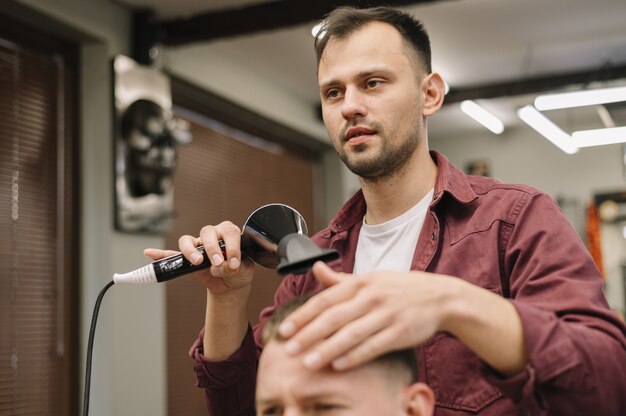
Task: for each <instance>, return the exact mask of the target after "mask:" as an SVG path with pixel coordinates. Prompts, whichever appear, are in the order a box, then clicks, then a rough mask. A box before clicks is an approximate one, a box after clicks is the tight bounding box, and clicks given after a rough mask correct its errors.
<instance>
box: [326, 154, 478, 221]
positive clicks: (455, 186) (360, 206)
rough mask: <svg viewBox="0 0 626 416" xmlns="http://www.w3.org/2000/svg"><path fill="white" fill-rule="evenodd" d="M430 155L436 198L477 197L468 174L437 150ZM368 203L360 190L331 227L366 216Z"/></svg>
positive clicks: (462, 200) (466, 199) (463, 200)
mask: <svg viewBox="0 0 626 416" xmlns="http://www.w3.org/2000/svg"><path fill="white" fill-rule="evenodd" d="M430 156H431V157H432V159H433V161H434V162H435V164H436V165H437V180H436V181H435V200H440V198H438V196H439V195H440V194H441V193H443V192H445V193H448V194H450V195H451V196H452V197H453V198H454V199H455V200H457V201H458V202H460V203H461V204H468V203H470V202H472V201H473V200H474V199H476V198H477V195H476V193H475V192H474V191H473V189H472V187H471V186H470V184H469V182H468V180H467V176H466V175H465V174H464V173H463V172H461V171H460V170H459V169H458V168H457V167H456V166H454V165H453V164H452V163H450V161H448V159H447V158H446V157H445V156H444V155H442V154H441V153H439V152H437V151H434V150H433V151H431V152H430ZM365 212H366V205H365V199H364V198H363V193H362V192H361V190H359V191H358V192H357V193H355V194H354V195H353V196H352V197H351V198H350V199H349V200H348V201H347V202H346V203H345V204H344V205H343V207H342V208H341V210H339V212H338V213H337V215H336V216H335V218H333V220H332V221H331V223H330V225H329V228H330V230H331V231H333V232H340V231H342V230H345V229H348V228H350V227H352V226H353V225H354V224H356V223H357V222H359V221H362V220H363V216H365Z"/></svg>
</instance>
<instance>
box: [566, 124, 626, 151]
mask: <svg viewBox="0 0 626 416" xmlns="http://www.w3.org/2000/svg"><path fill="white" fill-rule="evenodd" d="M572 141H573V143H574V146H576V147H590V146H601V145H605V144H615V143H625V142H626V127H612V128H606V129H595V130H581V131H575V132H574V133H572Z"/></svg>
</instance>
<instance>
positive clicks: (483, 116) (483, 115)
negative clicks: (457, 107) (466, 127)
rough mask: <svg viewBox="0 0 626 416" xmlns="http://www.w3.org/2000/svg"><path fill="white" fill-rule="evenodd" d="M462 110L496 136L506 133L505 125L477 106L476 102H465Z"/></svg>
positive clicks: (462, 104)
mask: <svg viewBox="0 0 626 416" xmlns="http://www.w3.org/2000/svg"><path fill="white" fill-rule="evenodd" d="M461 110H463V112H464V113H465V114H467V115H468V116H470V117H471V118H473V119H474V120H476V121H478V122H479V123H480V124H482V125H483V126H485V127H487V128H488V129H489V130H491V131H492V132H493V133H495V134H500V133H502V132H503V131H504V124H502V122H501V121H500V120H499V119H498V118H497V117H496V116H494V115H493V114H491V113H490V112H488V111H487V110H485V109H484V108H482V107H481V106H479V105H478V104H476V103H475V102H474V101H471V100H465V101H463V102H462V103H461Z"/></svg>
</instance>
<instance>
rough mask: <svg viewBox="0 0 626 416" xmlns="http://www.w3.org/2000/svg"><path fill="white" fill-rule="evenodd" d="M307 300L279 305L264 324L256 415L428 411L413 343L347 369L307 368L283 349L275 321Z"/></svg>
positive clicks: (430, 399) (373, 415)
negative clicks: (408, 347) (316, 369)
mask: <svg viewBox="0 0 626 416" xmlns="http://www.w3.org/2000/svg"><path fill="white" fill-rule="evenodd" d="M306 299H307V297H299V298H295V299H294V300H292V301H290V302H289V303H287V304H285V305H283V306H282V307H281V308H280V309H278V310H277V311H276V312H275V313H274V314H273V315H272V317H271V319H270V320H269V321H268V322H267V324H266V325H265V328H264V331H263V344H264V345H265V347H264V348H263V353H262V354H261V357H260V359H259V370H258V376H257V385H256V411H257V415H258V416H269V415H273V416H279V415H291V416H297V415H310V416H314V415H327V416H330V415H345V416H349V415H355V416H357V415H358V416H380V415H385V416H428V415H432V414H433V408H434V396H433V392H432V390H431V389H430V388H429V387H428V386H427V385H426V384H424V383H419V382H417V370H416V369H417V362H416V359H415V350H414V349H413V348H410V349H404V350H401V351H394V352H391V353H387V354H385V355H382V356H380V357H377V358H376V359H374V360H372V361H369V362H366V363H364V364H361V365H359V366H358V367H355V368H352V369H350V370H347V371H337V370H333V369H332V368H330V367H329V366H327V367H324V368H322V369H320V370H319V371H310V370H309V369H308V368H306V367H305V366H304V365H303V363H302V359H301V357H300V356H298V355H295V356H293V355H291V354H288V353H287V352H286V351H285V342H284V341H285V340H284V339H283V338H282V336H281V335H280V334H279V333H278V325H279V324H280V323H281V322H282V321H283V320H284V319H285V317H286V316H288V315H289V314H290V313H292V312H293V311H294V310H296V309H297V308H298V307H300V306H301V305H302V304H303V303H304V302H305V301H306Z"/></svg>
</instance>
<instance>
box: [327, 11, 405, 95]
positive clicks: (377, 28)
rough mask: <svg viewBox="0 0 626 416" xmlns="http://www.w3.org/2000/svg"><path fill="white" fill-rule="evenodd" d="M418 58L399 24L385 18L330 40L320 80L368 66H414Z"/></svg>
mask: <svg viewBox="0 0 626 416" xmlns="http://www.w3.org/2000/svg"><path fill="white" fill-rule="evenodd" d="M416 59H417V54H416V52H415V51H413V50H412V49H411V48H410V47H409V46H408V45H407V43H406V41H405V40H404V38H403V37H402V35H401V34H400V32H398V30H397V29H396V28H394V27H393V26H391V25H390V24H387V23H383V22H371V23H368V24H366V25H364V26H363V27H361V28H359V29H357V30H356V31H354V32H353V33H351V34H349V35H347V36H346V37H344V38H335V37H331V38H330V39H329V40H328V43H327V44H326V48H325V49H324V52H323V54H322V56H321V58H320V63H319V67H318V80H319V82H320V84H322V83H323V82H324V80H326V79H327V78H329V77H334V76H336V75H337V74H342V73H343V72H347V71H350V70H352V71H362V70H363V68H364V66H375V67H380V66H381V65H385V66H392V67H395V66H403V65H409V66H411V67H414V66H415V65H413V63H415V60H416ZM412 61H413V62H412Z"/></svg>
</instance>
